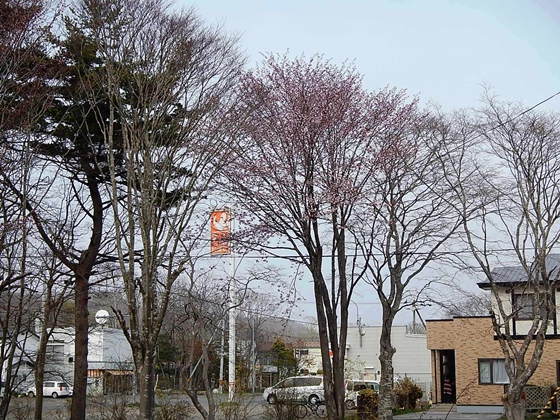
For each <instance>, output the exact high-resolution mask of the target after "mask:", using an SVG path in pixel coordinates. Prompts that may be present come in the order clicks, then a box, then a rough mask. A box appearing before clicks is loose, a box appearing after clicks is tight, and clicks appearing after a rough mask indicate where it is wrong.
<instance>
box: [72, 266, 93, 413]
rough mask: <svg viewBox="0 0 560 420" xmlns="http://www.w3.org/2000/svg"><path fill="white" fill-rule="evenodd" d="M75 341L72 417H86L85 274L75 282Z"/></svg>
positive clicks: (86, 308)
mask: <svg viewBox="0 0 560 420" xmlns="http://www.w3.org/2000/svg"><path fill="white" fill-rule="evenodd" d="M74 290H75V316H74V326H75V329H76V331H75V334H76V336H75V343H74V384H73V385H74V390H73V396H72V408H71V419H72V420H83V419H85V418H86V388H87V365H88V364H87V355H88V327H89V323H88V315H89V312H88V299H89V284H88V279H87V277H85V276H80V275H77V276H76V284H75V289H74Z"/></svg>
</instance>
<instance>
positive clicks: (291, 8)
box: [177, 0, 560, 325]
mask: <svg viewBox="0 0 560 420" xmlns="http://www.w3.org/2000/svg"><path fill="white" fill-rule="evenodd" d="M177 4H178V5H179V6H183V7H186V8H189V7H194V8H195V9H196V11H197V13H198V15H199V16H200V17H201V18H203V19H204V20H205V21H206V23H207V24H210V25H221V26H222V27H223V30H224V31H226V32H227V33H230V34H236V35H238V36H239V38H240V39H239V43H240V47H241V49H242V50H243V51H245V52H246V54H247V56H248V62H247V67H248V68H253V67H254V66H255V65H257V63H259V62H260V61H261V60H262V54H263V53H275V54H284V53H288V54H289V55H290V56H300V55H302V54H304V55H305V56H306V57H311V56H313V55H315V54H321V55H323V56H324V58H326V59H331V60H332V61H333V62H334V63H338V64H339V63H342V62H344V61H346V60H348V61H351V62H354V63H355V65H356V68H357V70H358V71H359V72H360V73H361V74H362V75H363V77H364V87H365V88H366V89H368V90H370V91H375V90H378V89H381V88H383V87H385V86H388V85H389V86H394V87H397V88H401V89H407V90H408V92H409V94H410V95H411V96H413V95H418V96H419V98H420V100H421V102H422V103H427V102H434V103H437V104H438V105H440V106H441V107H442V108H443V109H444V110H447V111H449V110H452V109H456V108H470V107H477V106H479V105H480V98H481V94H482V92H483V88H482V86H483V85H486V86H488V87H490V88H491V89H492V92H493V93H494V94H496V95H498V97H499V98H501V99H503V100H507V101H521V102H523V104H524V105H525V106H526V107H527V108H528V107H531V106H534V105H536V104H538V103H540V102H541V101H543V100H545V99H547V98H549V97H550V96H552V95H554V94H555V93H557V92H559V91H560V54H559V53H558V41H559V40H560V0H500V1H498V0H455V1H453V0H396V1H388V0H369V1H366V0H344V1H342V0H299V1H296V0H194V1H192V0H181V1H179V2H178V3H177ZM540 107H541V108H542V109H548V110H554V111H560V95H559V96H556V97H555V98H553V99H551V100H549V101H547V102H546V103H545V104H543V105H541V106H540ZM304 282H305V280H304ZM307 283H309V284H308V285H307V287H306V285H305V284H301V285H300V286H299V290H300V291H301V293H302V297H303V299H304V300H305V301H306V303H300V304H298V307H296V308H295V309H294V311H293V313H292V315H293V316H295V317H296V318H297V317H299V318H300V319H305V318H307V317H312V316H313V313H314V304H313V297H312V286H311V283H310V282H307ZM473 284H474V281H473ZM474 287H476V286H474ZM354 302H356V305H351V309H350V320H351V322H356V318H357V316H358V315H359V316H360V317H361V318H362V322H364V323H366V324H368V325H378V324H379V322H380V320H381V317H380V305H379V303H377V298H376V297H375V292H374V291H373V289H371V287H363V288H360V289H359V290H358V291H357V294H356V295H355V296H354ZM422 315H423V316H424V318H433V317H437V315H434V314H433V313H430V311H429V308H425V309H423V310H422ZM411 318H412V313H411V311H403V314H402V315H401V316H400V317H399V318H397V323H406V322H409V321H410V319H411Z"/></svg>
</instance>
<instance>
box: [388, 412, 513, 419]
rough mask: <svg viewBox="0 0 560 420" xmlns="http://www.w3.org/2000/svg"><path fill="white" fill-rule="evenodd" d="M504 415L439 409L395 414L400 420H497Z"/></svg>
mask: <svg viewBox="0 0 560 420" xmlns="http://www.w3.org/2000/svg"><path fill="white" fill-rule="evenodd" d="M500 417H502V416H501V415H498V414H463V413H455V412H450V413H443V412H441V411H440V412H437V411H425V412H423V413H413V414H403V415H400V416H395V419H399V420H418V419H422V420H496V419H499V418H500Z"/></svg>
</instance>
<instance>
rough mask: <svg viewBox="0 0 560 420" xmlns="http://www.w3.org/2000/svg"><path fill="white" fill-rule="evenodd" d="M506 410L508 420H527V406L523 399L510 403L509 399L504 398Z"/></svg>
mask: <svg viewBox="0 0 560 420" xmlns="http://www.w3.org/2000/svg"><path fill="white" fill-rule="evenodd" d="M504 410H505V412H506V418H507V420H525V410H526V405H525V401H524V400H522V399H521V398H518V399H517V401H512V402H510V401H509V398H504Z"/></svg>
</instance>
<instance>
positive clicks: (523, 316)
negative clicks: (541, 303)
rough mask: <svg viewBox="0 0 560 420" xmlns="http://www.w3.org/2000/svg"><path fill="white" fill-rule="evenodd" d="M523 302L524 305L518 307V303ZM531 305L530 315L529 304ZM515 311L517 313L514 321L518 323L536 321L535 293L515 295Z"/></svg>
mask: <svg viewBox="0 0 560 420" xmlns="http://www.w3.org/2000/svg"><path fill="white" fill-rule="evenodd" d="M520 301H522V302H523V303H524V305H523V306H522V307H518V303H519V302H520ZM529 302H530V303H531V313H530V314H529V313H528V309H529V308H528V305H527V304H528V303H529ZM512 307H513V310H514V312H515V315H514V319H515V320H516V321H532V320H534V319H535V295H534V294H533V293H514V294H513V305H512Z"/></svg>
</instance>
